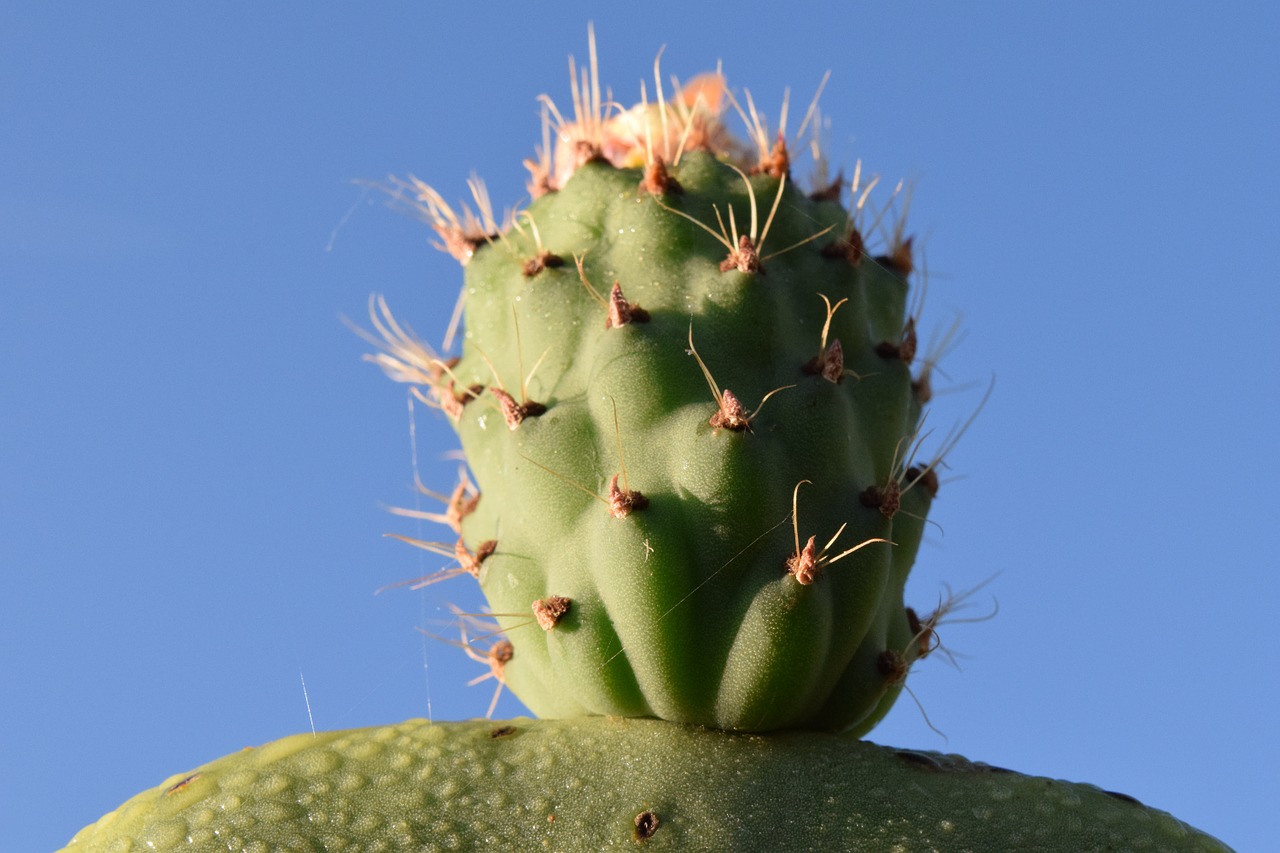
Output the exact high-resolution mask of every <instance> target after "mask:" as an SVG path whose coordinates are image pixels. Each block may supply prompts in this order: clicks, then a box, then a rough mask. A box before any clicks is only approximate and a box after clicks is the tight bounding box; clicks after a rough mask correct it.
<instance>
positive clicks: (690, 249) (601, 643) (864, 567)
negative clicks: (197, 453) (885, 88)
mask: <svg viewBox="0 0 1280 853" xmlns="http://www.w3.org/2000/svg"><path fill="white" fill-rule="evenodd" d="M570 74H571V80H572V83H573V87H572V88H573V109H572V115H571V116H570V115H568V114H566V112H565V111H562V110H561V109H559V108H558V107H557V106H556V105H555V103H554V102H553V101H552V100H551V99H550V98H545V97H544V98H543V105H544V111H543V119H544V122H543V124H544V133H543V136H544V143H543V146H542V148H541V149H540V150H539V152H538V156H537V157H536V158H534V159H531V160H529V161H527V165H528V167H529V169H530V172H531V180H530V183H529V190H530V193H531V194H532V196H533V201H532V202H531V203H530V204H529V206H528V208H527V209H524V210H521V211H519V212H518V213H514V214H508V215H507V216H506V217H504V221H503V222H501V223H499V222H498V221H497V220H496V219H495V216H494V213H493V208H492V204H491V202H490V201H489V198H488V195H487V192H486V190H485V188H484V186H483V184H481V183H480V182H479V181H478V180H475V179H473V180H472V181H471V184H470V186H471V190H472V195H473V199H474V205H475V207H474V209H472V207H471V206H470V205H461V206H459V207H458V208H455V207H452V206H450V205H449V204H447V203H446V202H445V201H444V200H443V198H442V196H441V195H440V193H438V192H437V191H436V190H434V189H433V188H431V187H430V186H429V185H427V184H424V183H422V182H421V181H418V180H417V179H409V180H406V181H400V182H396V184H395V185H394V186H393V187H392V189H393V191H395V192H397V193H398V197H399V198H400V199H402V200H404V201H407V202H408V203H410V204H411V205H412V206H413V208H414V209H415V210H416V211H418V212H419V213H420V214H421V215H422V216H423V217H424V218H425V219H426V220H427V221H428V222H429V223H430V224H431V226H432V228H434V229H435V232H436V233H437V235H438V236H439V242H438V245H439V246H440V248H441V249H443V250H445V251H447V252H449V253H450V254H451V255H453V256H454V257H455V258H457V260H458V261H459V262H460V263H461V264H462V265H463V267H464V268H465V284H464V286H463V290H462V294H461V295H460V297H459V301H458V305H459V309H460V313H459V315H458V316H459V317H461V316H465V324H464V329H465V331H464V332H463V334H462V336H461V354H460V355H459V356H457V357H449V356H448V355H447V352H448V349H449V347H448V344H446V348H445V353H437V352H436V350H434V349H433V348H431V347H430V346H428V345H427V344H425V343H424V342H422V341H421V340H419V339H418V338H417V337H416V336H415V335H414V334H413V333H412V331H410V330H409V329H408V327H406V326H405V325H402V324H401V323H399V322H398V321H397V320H396V319H395V318H394V317H393V315H392V313H391V311H390V309H389V308H388V306H387V305H386V303H385V302H384V301H382V300H381V299H375V300H374V301H373V302H372V304H371V308H372V310H371V320H372V323H373V327H374V330H375V333H374V334H369V335H367V337H368V339H369V340H371V341H374V342H375V343H377V345H378V347H379V352H378V353H377V354H376V355H372V356H371V359H372V360H373V361H375V362H376V363H378V364H379V365H380V366H381V367H382V368H383V369H384V370H385V371H386V372H387V374H388V375H390V376H391V377H392V378H394V379H396V380H398V381H401V382H407V383H410V384H411V385H412V386H413V391H414V393H415V394H416V395H417V397H418V398H419V399H421V400H423V401H424V402H426V403H428V404H430V405H431V406H433V407H435V408H437V409H439V410H440V411H441V412H443V413H444V414H445V415H446V416H447V417H448V418H449V419H450V420H451V421H452V423H453V425H454V427H455V428H456V430H457V433H458V435H459V437H460V439H461V442H462V447H463V450H464V452H465V455H466V459H467V463H468V465H469V466H470V470H471V472H472V474H473V476H474V483H475V484H476V486H477V487H478V491H477V490H475V489H473V488H472V487H471V486H470V482H471V481H470V479H469V478H467V477H466V476H465V475H464V476H463V479H462V480H460V482H459V485H458V486H457V487H456V488H455V489H454V490H453V492H452V494H451V495H450V496H449V497H448V498H447V499H442V502H443V506H442V509H441V511H440V512H439V513H432V514H419V517H420V518H428V519H429V520H433V521H437V522H439V523H441V524H443V525H445V526H446V527H448V528H449V529H450V530H451V531H452V532H451V535H453V536H456V537H457V541H456V543H453V542H425V541H422V540H407V541H410V542H411V543H412V544H416V545H418V546H420V547H423V548H426V549H428V550H430V551H432V552H434V553H437V554H440V555H442V556H444V557H445V558H446V559H449V560H451V561H452V564H451V566H450V567H449V568H445V569H443V570H442V571H441V572H440V573H439V574H438V575H436V576H435V577H432V578H427V579H423V580H422V581H420V582H428V581H434V580H437V579H440V580H443V579H446V578H449V577H453V576H455V575H471V576H473V577H475V578H477V579H478V581H479V583H480V586H481V588H482V589H483V591H484V594H485V596H486V598H487V599H488V602H489V605H490V607H491V610H492V612H493V614H494V618H495V619H496V620H497V622H498V624H499V625H500V626H501V629H502V630H504V631H505V633H506V639H505V640H504V641H503V642H504V643H505V645H504V646H503V647H502V648H503V650H504V655H503V660H502V661H501V663H500V664H499V665H495V668H494V669H493V673H494V674H495V675H496V677H497V678H498V679H499V680H500V682H501V683H502V684H505V685H506V686H508V687H510V688H511V689H512V690H513V691H514V692H515V693H516V695H517V696H519V698H520V699H521V700H523V701H524V702H525V704H526V705H528V707H529V708H530V709H532V710H533V711H534V712H535V713H536V714H538V715H539V716H541V717H549V718H564V717H577V716H583V715H618V716H628V717H657V718H661V719H665V720H671V721H675V722H681V723H692V724H699V725H704V726H709V727H714V728H718V729H725V730H745V731H767V730H773V729H781V728H812V729H822V730H832V731H841V732H852V733H855V734H862V733H865V732H866V731H868V730H869V729H871V727H872V726H874V725H875V723H876V722H877V721H878V720H879V719H880V718H881V717H882V716H883V715H884V714H885V713H886V712H887V711H888V709H889V708H890V706H891V705H892V704H893V702H894V700H895V699H896V698H897V696H898V695H899V693H900V691H901V690H902V689H903V686H904V684H905V680H906V676H907V673H908V671H909V669H910V667H911V665H912V664H913V663H914V662H915V661H917V660H918V659H920V658H921V657H923V656H924V655H925V654H927V653H928V651H929V649H930V648H931V645H932V643H934V641H935V640H934V638H935V636H936V635H935V633H934V628H936V626H937V623H938V621H939V620H940V619H941V618H942V617H943V616H944V615H945V614H946V613H947V612H948V611H949V610H950V609H951V607H952V606H953V603H951V602H947V601H944V602H942V603H941V604H940V606H939V608H938V609H937V610H936V611H935V612H934V613H932V614H930V615H926V616H924V617H923V618H922V617H920V616H917V615H916V614H915V613H914V611H911V610H910V609H909V608H907V607H906V606H905V604H904V601H903V587H904V585H905V583H906V580H907V575H908V572H909V571H910V569H911V565H912V563H913V561H914V559H915V556H916V552H917V550H918V548H919V545H920V541H921V537H922V535H923V533H924V529H925V524H926V517H927V515H928V512H929V506H930V503H931V502H932V500H933V498H934V497H935V496H936V494H937V491H938V485H939V478H938V474H939V468H940V466H941V464H942V461H943V456H944V455H945V452H946V451H947V450H949V449H950V447H951V446H952V445H953V444H954V441H953V440H948V441H946V442H944V443H943V447H942V452H940V453H939V454H938V455H936V456H934V457H933V458H931V459H928V460H924V459H921V458H920V446H921V443H922V440H923V438H924V429H923V426H922V424H923V420H924V411H925V406H926V404H927V403H928V402H929V399H930V396H931V395H932V392H933V386H932V381H931V377H932V373H933V372H934V370H935V368H936V357H935V356H932V355H931V356H929V357H924V358H921V357H920V355H919V353H918V352H917V350H918V341H917V332H916V329H917V327H918V326H919V324H920V320H921V318H920V309H921V307H922V304H923V301H924V299H923V287H920V288H919V293H918V294H916V295H915V296H914V297H913V296H912V289H911V288H910V287H909V285H908V281H909V279H912V278H913V277H915V276H918V275H919V273H918V272H917V271H916V269H915V267H916V263H915V261H914V259H913V251H912V248H913V247H912V241H911V239H910V238H909V237H907V236H905V233H906V232H905V213H904V212H899V208H905V207H906V205H905V203H899V202H898V199H899V197H900V195H901V193H900V189H901V188H900V187H899V190H898V191H895V192H894V193H893V197H892V198H891V199H890V200H889V201H888V202H886V203H885V204H884V205H883V206H881V207H877V206H876V205H875V203H874V197H873V193H872V190H873V189H874V188H875V186H876V183H877V182H876V180H875V179H871V180H866V179H864V178H863V174H862V170H861V168H860V167H859V168H858V169H856V170H855V171H854V177H853V179H852V180H851V181H849V182H848V183H846V182H844V181H843V180H840V179H837V180H834V181H833V180H829V179H828V178H827V172H828V169H827V165H826V162H825V160H824V158H823V156H822V153H821V147H820V145H819V141H820V140H819V136H820V133H819V131H820V128H821V121H820V120H819V115H818V101H817V97H816V96H815V98H814V100H813V103H812V104H811V105H810V107H809V109H808V111H807V112H806V113H805V115H804V116H803V118H802V120H801V121H800V123H799V127H798V129H797V130H796V132H795V133H794V134H789V133H788V129H787V107H786V104H785V103H784V105H783V109H782V112H781V117H780V119H779V121H778V124H777V127H776V128H775V127H772V126H770V125H769V124H768V122H767V121H766V119H765V118H764V117H763V116H762V115H761V113H760V112H759V111H758V110H757V108H756V104H755V101H754V99H753V98H752V97H751V95H750V94H749V93H748V94H744V95H743V96H742V98H741V99H739V98H738V97H737V96H735V95H734V94H733V92H732V91H731V90H730V89H729V88H728V86H727V84H726V81H725V78H724V77H723V76H722V75H721V74H719V73H716V74H710V75H705V76H702V77H698V78H696V79H694V80H692V81H690V82H688V83H686V84H684V85H679V84H677V85H676V86H675V88H674V90H672V91H668V90H666V89H664V87H663V86H662V84H661V83H660V82H658V81H660V80H661V74H660V73H659V71H658V68H657V66H656V64H655V69H654V77H655V82H656V83H657V85H656V86H655V88H654V90H653V91H652V93H650V92H649V90H647V88H646V87H644V86H642V87H641V103H640V104H639V105H637V106H634V107H632V108H630V109H622V108H620V107H618V106H617V105H615V104H613V103H612V102H611V101H607V99H606V98H605V97H604V96H602V93H601V87H600V83H599V80H598V76H597V71H596V60H595V54H594V45H593V50H592V56H591V63H590V67H589V69H583V70H581V71H579V70H578V69H576V68H574V67H572V65H571V69H570ZM824 82H825V81H824ZM820 88H821V87H820ZM744 103H745V107H744V105H743V104H744ZM735 113H736V114H737V115H738V116H739V117H740V118H741V119H742V121H743V123H744V125H745V127H746V135H747V141H746V142H743V141H740V140H739V139H737V138H736V137H735V136H734V135H732V134H731V133H730V132H729V130H728V129H727V126H726V122H725V119H726V117H727V116H729V115H732V114H735ZM804 149H808V150H809V151H810V152H811V153H812V159H813V160H814V171H815V178H814V179H813V181H812V182H811V188H810V191H809V192H805V191H804V190H802V189H801V188H800V186H799V184H800V181H797V180H795V179H794V178H793V175H792V171H793V165H794V164H793V155H792V151H793V150H804ZM846 194H847V196H848V200H847V204H844V203H842V198H843V197H844V196H845V195H846ZM913 274H914V275H913ZM455 319H456V318H455ZM449 337H450V340H452V339H453V338H454V334H453V333H452V331H451V334H450V336H449ZM401 538H404V537H401ZM548 601H555V602H560V604H558V605H557V607H559V608H560V610H561V612H560V614H559V616H557V617H556V618H555V619H547V618H543V617H544V616H545V613H546V602H548ZM534 615H537V616H538V618H537V619H536V620H535V619H533V618H531V617H532V616H534ZM472 633H473V634H474V633H475V632H474V630H473V631H472ZM475 654H477V656H478V657H479V658H480V659H482V660H484V659H487V658H485V657H484V654H487V653H484V654H480V653H475ZM490 663H492V662H491V661H490Z"/></svg>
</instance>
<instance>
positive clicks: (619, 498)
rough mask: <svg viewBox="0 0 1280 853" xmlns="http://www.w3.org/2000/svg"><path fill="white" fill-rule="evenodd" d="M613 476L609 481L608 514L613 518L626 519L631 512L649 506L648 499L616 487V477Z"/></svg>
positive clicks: (637, 493)
mask: <svg viewBox="0 0 1280 853" xmlns="http://www.w3.org/2000/svg"><path fill="white" fill-rule="evenodd" d="M619 476H620V475H618V474H614V475H613V479H611V480H610V481H609V512H610V514H611V515H613V517H614V518H626V517H627V516H628V515H631V513H632V511H633V510H638V509H644V508H646V507H647V506H649V499H648V498H646V497H645V496H644V495H642V494H640V493H639V492H633V491H629V490H627V489H622V488H619V487H618V477H619Z"/></svg>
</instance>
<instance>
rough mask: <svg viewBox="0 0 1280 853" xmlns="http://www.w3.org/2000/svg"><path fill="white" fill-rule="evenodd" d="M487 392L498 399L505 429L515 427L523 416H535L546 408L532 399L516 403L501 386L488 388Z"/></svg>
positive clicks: (522, 419)
mask: <svg viewBox="0 0 1280 853" xmlns="http://www.w3.org/2000/svg"><path fill="white" fill-rule="evenodd" d="M489 393H490V394H492V395H493V396H494V397H496V398H497V399H498V407H499V408H500V409H502V418H503V420H505V421H506V422H507V429H515V428H516V427H518V426H520V424H521V423H522V422H523V421H524V419H525V418H535V417H537V416H538V415H541V414H542V413H544V412H545V411H546V410H547V407H546V406H544V405H543V404H542V403H535V402H533V401H532V400H526V401H525V402H523V403H517V402H516V401H515V398H514V397H512V396H511V395H510V394H508V393H507V392H506V391H503V390H502V389H501V388H490V389H489Z"/></svg>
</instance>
